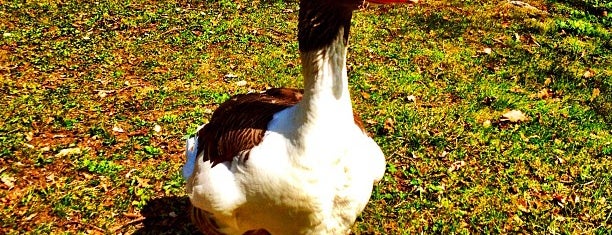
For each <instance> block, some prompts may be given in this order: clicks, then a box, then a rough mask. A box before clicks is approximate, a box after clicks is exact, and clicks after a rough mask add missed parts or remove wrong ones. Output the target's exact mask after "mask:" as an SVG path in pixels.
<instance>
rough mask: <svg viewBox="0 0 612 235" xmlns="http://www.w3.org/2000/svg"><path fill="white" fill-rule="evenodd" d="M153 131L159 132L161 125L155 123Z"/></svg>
mask: <svg viewBox="0 0 612 235" xmlns="http://www.w3.org/2000/svg"><path fill="white" fill-rule="evenodd" d="M153 131H155V132H160V131H161V126H159V125H155V126H154V127H153Z"/></svg>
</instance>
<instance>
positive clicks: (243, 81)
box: [236, 80, 247, 86]
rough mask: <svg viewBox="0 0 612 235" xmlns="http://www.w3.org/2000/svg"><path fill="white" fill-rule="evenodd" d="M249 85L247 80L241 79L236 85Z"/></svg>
mask: <svg viewBox="0 0 612 235" xmlns="http://www.w3.org/2000/svg"><path fill="white" fill-rule="evenodd" d="M246 85H247V81H245V80H240V81H237V82H236V86H246Z"/></svg>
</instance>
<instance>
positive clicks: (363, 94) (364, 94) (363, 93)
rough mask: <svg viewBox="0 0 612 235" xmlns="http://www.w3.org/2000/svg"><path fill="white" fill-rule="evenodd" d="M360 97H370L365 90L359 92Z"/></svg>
mask: <svg viewBox="0 0 612 235" xmlns="http://www.w3.org/2000/svg"><path fill="white" fill-rule="evenodd" d="M361 97H363V98H364V99H366V100H368V99H370V94H368V93H367V92H364V91H362V92H361Z"/></svg>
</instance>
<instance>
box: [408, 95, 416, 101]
mask: <svg viewBox="0 0 612 235" xmlns="http://www.w3.org/2000/svg"><path fill="white" fill-rule="evenodd" d="M406 101H408V102H416V97H415V96H414V95H409V96H408V97H406Z"/></svg>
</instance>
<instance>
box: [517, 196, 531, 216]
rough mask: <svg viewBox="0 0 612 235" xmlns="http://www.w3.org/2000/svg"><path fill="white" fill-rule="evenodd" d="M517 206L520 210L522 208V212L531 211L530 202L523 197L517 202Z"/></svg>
mask: <svg viewBox="0 0 612 235" xmlns="http://www.w3.org/2000/svg"><path fill="white" fill-rule="evenodd" d="M516 208H517V209H519V210H520V211H522V212H527V213H529V212H530V210H529V205H528V204H527V202H526V201H525V200H523V199H519V200H518V203H517V205H516Z"/></svg>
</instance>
